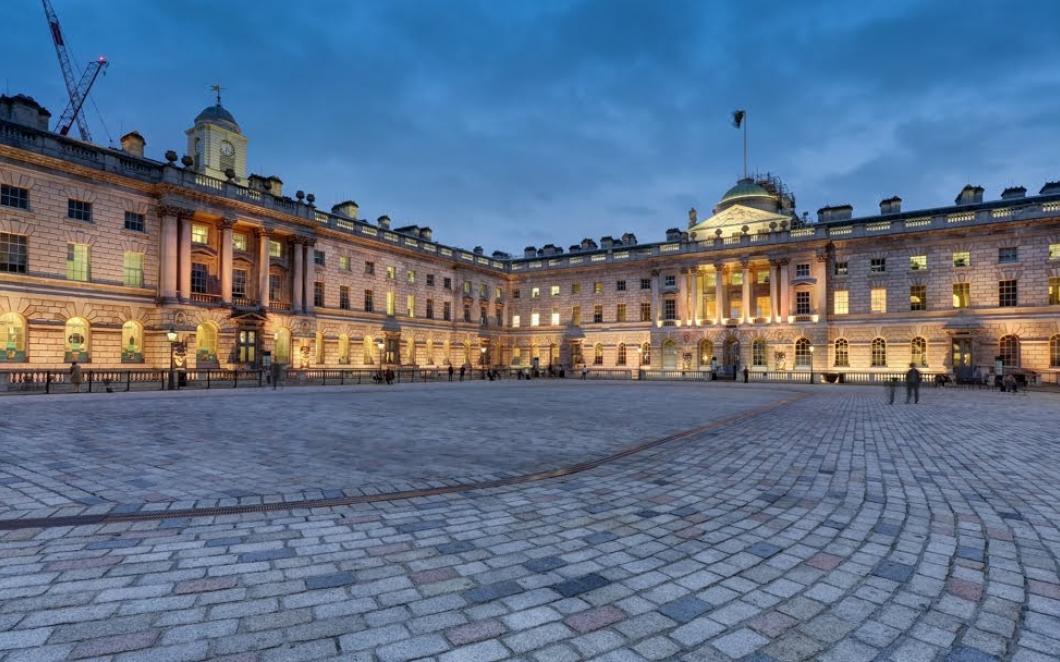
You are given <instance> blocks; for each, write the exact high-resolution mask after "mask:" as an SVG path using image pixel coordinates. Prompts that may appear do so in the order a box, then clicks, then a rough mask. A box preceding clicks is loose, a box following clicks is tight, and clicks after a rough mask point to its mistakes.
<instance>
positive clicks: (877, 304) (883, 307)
mask: <svg viewBox="0 0 1060 662" xmlns="http://www.w3.org/2000/svg"><path fill="white" fill-rule="evenodd" d="M869 304H870V307H871V310H872V312H874V313H885V312H887V288H885V287H874V288H872V291H871V292H869Z"/></svg>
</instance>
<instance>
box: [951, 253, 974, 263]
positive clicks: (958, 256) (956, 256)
mask: <svg viewBox="0 0 1060 662" xmlns="http://www.w3.org/2000/svg"><path fill="white" fill-rule="evenodd" d="M971 264H972V254H971V253H970V252H968V251H955V252H954V253H953V266H955V267H967V266H970V265H971Z"/></svg>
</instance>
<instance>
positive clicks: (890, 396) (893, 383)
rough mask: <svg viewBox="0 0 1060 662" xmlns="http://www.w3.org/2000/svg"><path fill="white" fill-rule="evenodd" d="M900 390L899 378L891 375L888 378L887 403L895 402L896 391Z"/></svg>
mask: <svg viewBox="0 0 1060 662" xmlns="http://www.w3.org/2000/svg"><path fill="white" fill-rule="evenodd" d="M896 390H898V378H897V377H891V378H890V379H889V380H887V404H889V405H893V404H894V392H895V391H896Z"/></svg>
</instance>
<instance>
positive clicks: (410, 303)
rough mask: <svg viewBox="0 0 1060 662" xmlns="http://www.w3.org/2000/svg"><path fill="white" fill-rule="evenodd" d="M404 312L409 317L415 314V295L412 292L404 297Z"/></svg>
mask: <svg viewBox="0 0 1060 662" xmlns="http://www.w3.org/2000/svg"><path fill="white" fill-rule="evenodd" d="M405 314H406V315H408V316H409V317H415V316H416V297H415V296H414V295H412V294H409V295H407V296H406V297H405Z"/></svg>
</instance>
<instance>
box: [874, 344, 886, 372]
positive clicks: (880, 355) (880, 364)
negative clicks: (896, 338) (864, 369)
mask: <svg viewBox="0 0 1060 662" xmlns="http://www.w3.org/2000/svg"><path fill="white" fill-rule="evenodd" d="M871 365H872V367H873V368H886V367H887V341H886V340H884V339H883V338H875V339H873V341H872V358H871Z"/></svg>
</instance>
